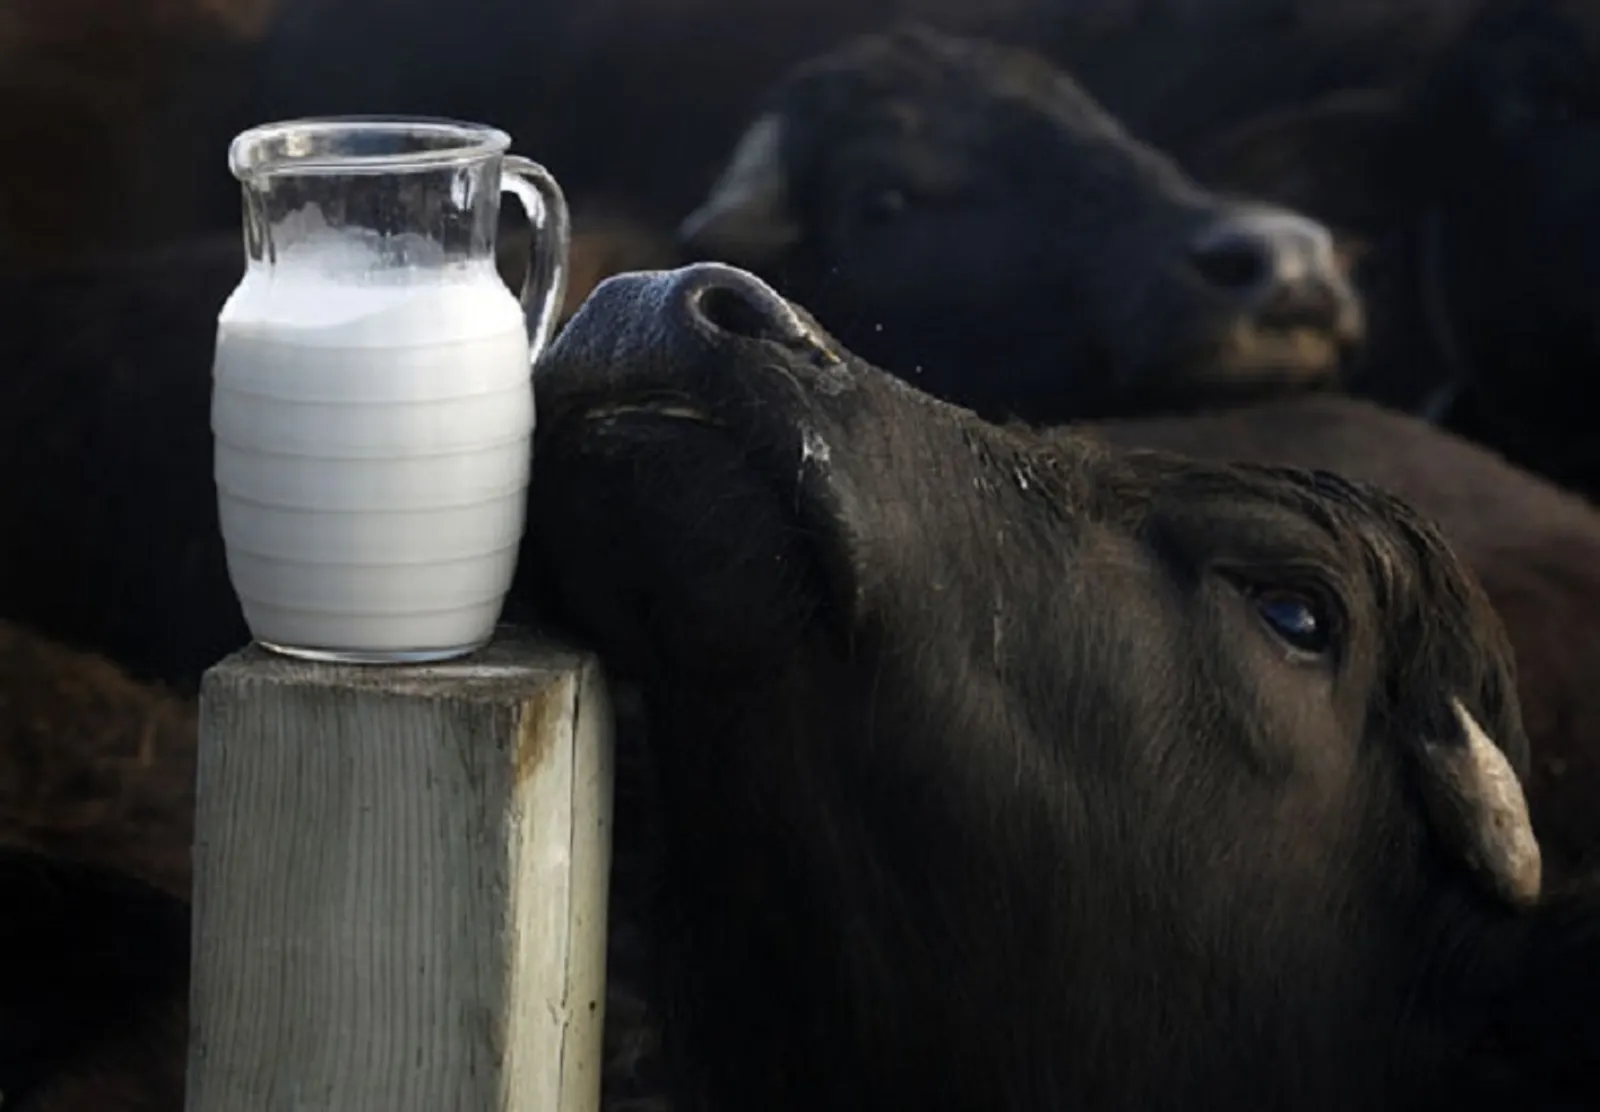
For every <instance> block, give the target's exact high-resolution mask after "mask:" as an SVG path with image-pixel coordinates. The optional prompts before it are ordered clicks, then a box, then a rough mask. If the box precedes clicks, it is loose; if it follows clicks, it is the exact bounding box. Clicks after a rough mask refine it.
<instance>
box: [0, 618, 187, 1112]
mask: <svg viewBox="0 0 1600 1112" xmlns="http://www.w3.org/2000/svg"><path fill="white" fill-rule="evenodd" d="M194 749H195V709H194V706H193V705H192V703H189V702H186V701H184V700H180V699H178V698H176V697H174V696H171V695H167V694H164V693H162V692H160V691H157V690H153V689H149V688H145V687H142V686H140V685H138V684H136V683H134V682H132V681H131V680H129V679H128V677H127V676H126V675H124V674H123V673H122V672H120V671H119V670H118V669H116V668H114V667H112V666H111V665H109V664H107V663H106V662H105V661H103V660H100V659H97V658H94V657H92V656H88V655H85V654H81V653H77V652H73V651H71V650H69V649H66V648H64V647H63V646H60V645H57V644H53V643H51V642H49V641H47V640H45V639H43V638H40V637H37V636H36V635H34V634H31V633H29V632H28V631H26V630H23V629H20V628H18V627H16V626H14V625H11V624H9V623H0V1094H3V1100H4V1106H5V1108H6V1109H7V1110H8V1112H10V1110H12V1109H16V1110H17V1112H176V1110H177V1109H179V1108H181V1106H182V1097H183V1046H184V1034H185V1032H184V1014H185V997H186V992H187V984H188V965H189V910H188V906H189V905H188V894H189V877H190V865H189V861H190V858H189V847H190V842H191V837H192V833H191V832H192V827H193V807H194Z"/></svg>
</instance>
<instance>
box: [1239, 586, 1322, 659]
mask: <svg viewBox="0 0 1600 1112" xmlns="http://www.w3.org/2000/svg"><path fill="white" fill-rule="evenodd" d="M1250 596H1251V597H1250V601H1251V602H1252V603H1253V604H1254V605H1255V608H1256V612H1257V613H1259V614H1260V615H1261V620H1262V621H1264V622H1266V623H1267V627H1268V628H1269V629H1271V630H1272V632H1273V633H1274V634H1276V635H1277V636H1278V638H1279V639H1281V640H1282V641H1284V642H1285V643H1286V644H1287V645H1288V646H1289V647H1290V648H1292V649H1295V650H1297V651H1299V652H1302V653H1307V654H1310V655H1313V656H1321V655H1322V654H1324V653H1326V652H1327V651H1328V650H1329V649H1330V648H1331V647H1332V645H1333V623H1332V622H1331V621H1330V620H1329V618H1328V615H1327V613H1326V611H1325V610H1324V609H1323V607H1322V606H1321V605H1319V604H1318V602H1317V600H1316V599H1314V598H1312V597H1311V596H1310V595H1307V594H1305V593H1303V592H1301V591H1292V590H1286V589H1284V588H1281V587H1262V588H1257V589H1255V590H1253V591H1251V592H1250Z"/></svg>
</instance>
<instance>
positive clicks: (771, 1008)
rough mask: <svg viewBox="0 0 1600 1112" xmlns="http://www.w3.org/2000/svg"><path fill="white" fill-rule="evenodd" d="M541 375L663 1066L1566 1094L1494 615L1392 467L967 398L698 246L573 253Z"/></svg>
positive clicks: (552, 485) (1223, 1093) (1584, 972)
mask: <svg viewBox="0 0 1600 1112" xmlns="http://www.w3.org/2000/svg"><path fill="white" fill-rule="evenodd" d="M538 392H539V398H538V400H539V405H540V412H541V423H540V428H539V431H538V433H537V442H536V447H535V453H536V458H537V459H538V460H539V463H538V466H536V467H535V470H534V479H533V487H532V493H531V502H530V505H531V510H532V514H533V519H534V520H536V521H538V522H540V528H539V529H537V530H535V531H534V532H533V533H532V534H531V537H532V543H531V544H530V545H529V547H528V552H527V565H526V567H525V569H524V571H525V573H526V578H525V580H524V582H525V583H526V584H528V585H529V589H532V590H534V591H535V592H536V594H537V597H538V598H539V599H540V600H541V601H542V603H543V605H544V606H545V607H546V608H547V612H549V613H552V614H554V615H556V616H559V617H560V618H561V619H562V620H563V621H565V622H566V623H568V624H569V625H570V626H571V627H572V628H574V629H576V630H579V631H581V632H583V633H584V634H585V635H586V636H587V637H588V638H590V639H591V640H592V642H593V643H594V644H596V645H597V646H598V647H600V648H601V650H602V651H603V653H604V654H605V655H606V657H607V661H608V664H609V666H610V667H611V669H612V671H613V673H614V674H615V675H618V676H622V677H631V678H632V679H634V680H636V681H638V682H639V683H640V684H641V686H642V690H643V692H644V700H645V704H646V706H647V708H648V717H649V751H650V758H651V775H650V777H649V792H648V795H649V796H650V797H651V800H652V806H651V809H650V810H649V811H648V812H646V813H650V814H652V815H653V816H654V821H658V822H659V824H660V836H659V840H658V843H657V844H658V848H659V851H660V853H661V866H660V867H661V868H662V869H663V870H664V876H665V878H666V880H667V881H668V883H665V884H663V885H662V886H661V887H660V888H659V890H658V891H657V893H656V896H655V900H656V902H655V904H654V905H653V906H651V907H650V921H651V923H652V924H653V928H654V929H653V934H652V937H653V945H654V949H653V951H652V952H653V954H654V955H655V959H656V962H657V968H658V977H657V979H656V980H655V981H654V982H653V985H652V991H653V992H654V993H655V994H656V999H657V1000H658V1001H659V1002H660V1006H661V1007H662V1009H663V1014H664V1015H665V1016H666V1017H668V1020H667V1021H666V1022H665V1023H664V1025H663V1030H664V1040H665V1041H664V1044H663V1045H664V1052H663V1055H664V1058H665V1059H666V1061H667V1063H668V1066H667V1076H668V1077H669V1079H670V1080H669V1082H668V1088H669V1089H670V1093H671V1095H672V1097H674V1098H675V1100H676V1102H677V1106H679V1107H684V1108H702V1109H743V1108H762V1109H771V1110H773V1112H783V1110H785V1109H807V1110H810V1109H817V1108H830V1109H842V1110H848V1109H869V1108H870V1109H877V1108H939V1109H952V1110H953V1109H984V1110H986V1112H993V1110H998V1109H1017V1110H1023V1109H1027V1110H1030V1112H1032V1110H1036V1109H1057V1108H1060V1109H1068V1108H1070V1109H1080V1110H1088V1109H1118V1110H1121V1109H1129V1108H1139V1109H1150V1110H1161V1109H1172V1110H1178V1109H1186V1110H1187V1109H1197V1108H1259V1109H1296V1110H1299V1112H1311V1110H1315V1109H1330V1110H1331V1109H1340V1110H1344V1109H1350V1108H1372V1109H1391V1110H1392V1109H1435V1108H1446V1107H1447V1108H1452V1109H1486V1110H1487V1109H1500V1108H1503V1107H1506V1104H1507V1101H1509V1100H1513V1099H1514V1101H1515V1106H1516V1107H1519V1108H1541V1109H1551V1108H1554V1107H1557V1106H1559V1105H1558V1102H1559V1101H1561V1100H1564V1099H1569V1098H1572V1097H1573V1096H1574V1095H1575V1094H1576V1095H1578V1096H1583V1095H1585V1094H1587V1096H1588V1097H1589V1098H1592V1097H1593V1095H1594V1093H1595V1092H1596V1091H1597V1090H1595V1089H1593V1088H1592V1087H1588V1086H1592V1085H1593V1084H1594V1082H1595V1078H1594V1077H1593V1076H1592V1074H1593V1069H1594V1066H1593V1062H1594V1057H1593V1053H1592V1052H1593V1050H1594V1048H1595V1046H1596V1042H1595V1039H1596V1036H1597V1034H1600V1031H1597V1029H1596V1013H1595V1012H1594V1010H1593V1008H1592V1001H1593V999H1594V992H1595V989H1596V987H1597V984H1596V975H1597V974H1600V919H1597V918H1596V906H1595V904H1594V902H1593V897H1591V896H1577V895H1574V896H1571V897H1569V898H1568V899H1565V900H1557V899H1553V898H1550V897H1544V898H1541V897H1540V896H1539V887H1540V880H1539V869H1540V866H1539V851H1538V847H1537V845H1536V843H1535V841H1534V839H1533V834H1532V831H1531V829H1530V827H1529V824H1528V821H1527V816H1526V812H1525V811H1524V809H1523V805H1522V792H1521V788H1520V786H1519V783H1518V779H1517V775H1516V773H1515V772H1514V771H1513V770H1514V769H1519V768H1522V767H1525V762H1526V759H1527V742H1526V738H1525V736H1524V734H1523V730H1522V726H1521V722H1520V718H1519V712H1518V707H1517V696H1516V692H1515V688H1514V684H1513V677H1512V671H1511V661H1510V652H1509V649H1508V646H1507V644H1506V642H1505V639H1504V636H1503V634H1502V632H1501V630H1500V627H1499V623H1498V621H1497V620H1496V618H1495V616H1494V614H1493V613H1492V611H1491V610H1490V607H1489V604H1488V602H1487V601H1486V600H1485V598H1484V596H1483V594H1482V591H1481V590H1480V589H1479V587H1478V586H1477V584H1476V582H1475V581H1474V580H1473V579H1472V577H1471V576H1470V575H1469V574H1468V573H1467V572H1466V571H1465V569H1464V568H1463V567H1462V565H1461V564H1460V563H1459V562H1458V560H1457V559H1456V558H1455V557H1454V556H1453V555H1452V553H1451V552H1450V551H1449V549H1448V548H1447V547H1446V545H1445V543H1444V541H1443V540H1442V539H1441V537H1440V535H1439V534H1438V533H1437V532H1436V531H1435V529H1434V528H1433V527H1431V526H1430V525H1428V524H1426V523H1425V522H1424V521H1423V520H1422V519H1420V518H1419V517H1418V516H1417V515H1416V514H1414V513H1413V512H1412V511H1410V510H1409V509H1407V508H1406V507H1405V506H1404V505H1402V504H1401V503H1399V502H1398V501H1396V500H1395V499H1394V498H1392V497H1390V496H1387V495H1384V494H1382V493H1379V492H1378V491H1377V490H1375V489H1373V488H1369V487H1364V486H1360V485H1355V484H1352V483H1349V482H1346V481H1344V480H1341V479H1339V478H1336V477H1335V476H1333V475H1330V474H1327V473H1322V472H1308V471H1299V470H1289V469H1279V468H1267V467H1260V466H1249V465H1239V466H1228V465H1218V464H1207V463H1199V462H1194V461H1190V460H1187V459H1185V458H1183V457H1178V456H1173V455H1168V454H1164V453H1155V452H1147V453H1126V452H1114V451H1111V450H1108V449H1106V448H1104V447H1103V446H1101V445H1100V444H1099V443H1098V442H1097V441H1096V440H1094V439H1093V438H1092V437H1085V436H1082V435H1079V434H1074V433H1071V432H1062V433H1055V434H1044V433H1036V432H1029V431H1025V430H1022V429H1020V428H1007V427H1001V426H996V425H992V424H988V423H985V422H982V421H980V420H978V419H976V418H975V417H974V416H973V415H972V414H970V413H968V412H965V411H962V410H958V409H956V408H954V407H949V406H946V405H943V404H940V403H938V402H936V401H934V400H932V399H930V398H928V397H927V396H926V395H923V394H921V393H920V392H918V391H916V390H914V389H912V388H910V387H909V386H907V385H905V384H904V383H902V382H899V381H897V380H895V379H892V378H890V377H889V376H888V375H886V374H883V373H881V372H879V371H877V370H875V369H873V368H872V367H870V366H868V365H866V364H865V363H863V362H862V361H861V360H859V359H857V358H855V357H854V356H853V355H851V354H850V353H849V352H848V351H847V350H845V349H844V348H842V347H841V346H839V345H838V343H837V342H836V341H834V340H833V339H832V338H831V337H830V336H828V335H827V334H826V333H824V332H823V331H822V330H821V329H820V328H819V327H818V326H817V324H816V323H815V321H814V320H813V319H812V318H811V317H810V316H809V315H808V314H805V313H804V312H802V311H797V310H796V309H795V308H793V307H792V306H791V305H789V304H786V303H785V302H784V301H783V300H782V299H780V298H779V297H778V296H777V295H776V294H775V293H773V292H772V290H771V289H770V288H769V287H767V286H765V285H762V284H760V283H759V282H758V281H757V280H756V279H754V278H752V277H751V276H749V275H748V274H745V273H743V272H739V271H736V270H733V269H731V268H726V267H721V266H715V265H703V266H699V267H692V268H687V269H684V270H680V271H676V272H672V273H666V274H653V275H651V274H635V275H628V276H622V277H618V278H613V279H611V280H610V281H608V282H606V283H603V284H602V285H601V286H600V287H599V288H598V289H597V290H596V292H595V294H594V295H593V296H592V297H591V298H590V300H589V301H588V303H587V304H586V305H585V306H584V307H583V308H582V309H580V310H579V312H578V314H577V315H576V316H575V317H574V318H573V320H572V322H571V323H570V324H569V326H568V328H567V329H566V330H565V332H564V333H563V334H562V336H561V337H559V338H558V340H557V341H556V343H555V345H554V346H553V348H552V349H551V351H550V353H549V357H548V359H547V361H546V364H545V367H544V369H543V371H542V373H541V375H540V377H539V379H538ZM619 810H620V811H621V813H622V814H624V815H626V814H632V813H639V812H636V811H634V810H632V809H631V808H621V809H619ZM620 833H621V832H620V830H619V834H620ZM621 1083H622V1082H621V1081H619V1080H616V1079H614V1080H613V1085H620V1084H621Z"/></svg>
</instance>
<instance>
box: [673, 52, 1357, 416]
mask: <svg viewBox="0 0 1600 1112" xmlns="http://www.w3.org/2000/svg"><path fill="white" fill-rule="evenodd" d="M770 128H775V129H776V130H775V132H773V133H772V134H773V137H771V138H763V136H764V135H765V134H767V133H768V131H769V129H770ZM752 166H760V167H765V168H764V169H761V170H753V169H751V168H750V167H752ZM758 179H761V180H760V183H759V184H742V183H752V182H756V181H757V180H758ZM1263 219H1266V220H1271V221H1275V222H1277V223H1278V224H1280V225H1281V224H1282V222H1283V221H1284V220H1286V219H1288V220H1293V221H1297V223H1294V224H1291V225H1290V227H1291V228H1292V229H1293V230H1292V231H1288V230H1285V231H1279V232H1275V233H1272V236H1273V238H1272V239H1271V240H1270V242H1281V243H1282V244H1284V246H1283V247H1282V248H1281V249H1282V250H1285V251H1292V252H1293V258H1294V259H1295V260H1296V262H1295V263H1294V264H1292V265H1293V269H1294V272H1295V274H1296V275H1297V277H1294V278H1287V279H1285V281H1284V282H1283V283H1282V284H1275V285H1273V286H1272V287H1271V289H1270V291H1268V292H1265V293H1260V294H1258V293H1256V292H1254V284H1255V282H1256V281H1257V279H1256V278H1255V277H1254V275H1256V274H1259V273H1260V272H1261V271H1260V268H1262V267H1271V266H1273V265H1274V264H1270V263H1262V261H1261V260H1260V259H1259V258H1258V257H1255V256H1251V257H1249V258H1245V259H1241V258H1239V257H1237V256H1233V255H1230V256H1229V258H1228V259H1227V260H1225V261H1226V262H1227V263H1228V264H1229V265H1228V268H1227V271H1226V272H1220V271H1217V270H1215V269H1214V266H1213V265H1212V262H1211V260H1207V259H1203V258H1201V257H1200V256H1199V254H1198V250H1199V244H1200V243H1201V242H1202V241H1204V240H1207V239H1209V238H1211V237H1212V236H1215V235H1218V234H1229V235H1237V234H1239V233H1238V231H1237V230H1238V229H1240V228H1244V227H1246V226H1249V227H1252V228H1256V229H1259V230H1258V231H1256V232H1255V233H1254V234H1256V235H1258V236H1266V235H1267V234H1268V233H1266V232H1265V230H1264V229H1265V227H1266V225H1264V224H1263V223H1261V221H1262V220H1263ZM683 235H684V237H685V243H686V247H687V249H688V250H689V251H690V252H691V253H692V254H694V255H696V256H698V257H702V258H717V259H723V260H726V261H730V262H735V263H738V264H740V265H743V266H748V267H751V268H752V269H754V270H756V271H758V272H760V273H762V274H763V275H765V276H767V277H768V278H770V279H771V280H772V281H774V282H775V283H776V284H777V285H778V286H779V287H780V288H781V289H783V290H784V292H785V293H786V294H787V295H788V296H790V297H792V298H794V299H795V300H797V301H799V302H801V303H803V304H805V305H806V306H808V307H809V308H811V309H812V310H814V311H815V312H816V313H817V316H818V317H819V318H820V319H821V320H822V321H823V322H824V324H826V325H827V326H828V327H829V328H830V329H832V330H833V331H834V332H836V333H837V334H839V336H840V338H841V340H842V341H843V342H845V343H847V344H849V345H850V346H851V347H852V349H854V350H859V351H861V352H862V354H863V356H864V357H866V358H870V359H872V360H873V361H874V362H875V363H877V364H878V365H880V366H883V367H885V368H886V369H888V370H890V371H893V372H894V373H896V374H899V375H900V376H902V377H904V378H906V379H908V380H909V381H911V382H913V383H915V384H916V385H917V386H919V387H921V388H923V389H925V390H928V391H929V392H931V393H933V394H935V395H937V396H939V397H943V398H947V399H949V400H952V401H955V402H957V403H959V404H963V405H967V406H970V407H972V408H975V409H977V410H978V411H979V412H980V413H983V414H985V415H988V416H1010V415H1015V416H1018V417H1021V418H1023V419H1025V420H1029V421H1057V420H1062V419H1066V418H1069V417H1076V416H1089V415H1094V414H1108V413H1128V412H1137V411H1140V410H1145V409H1151V408H1181V407H1185V406H1188V405H1192V404H1195V403H1197V402H1203V401H1219V400H1237V399H1241V398H1248V397H1253V396H1264V395H1271V394H1275V393H1282V392H1298V391H1303V390H1315V389H1324V388H1329V387H1331V386H1333V385H1335V384H1336V383H1337V379H1338V369H1339V362H1340V359H1341V358H1342V356H1343V355H1344V354H1345V353H1346V352H1347V351H1348V349H1349V347H1350V346H1351V345H1352V344H1354V343H1356V342H1357V341H1358V340H1359V337H1360V335H1361V312H1360V306H1359V303H1358V302H1357V301H1356V299H1355V296H1354V294H1353V292H1352V291H1351V290H1350V288H1349V286H1348V285H1347V283H1346V281H1345V278H1344V277H1343V275H1342V274H1341V273H1340V271H1339V267H1338V264H1337V260H1336V259H1335V257H1334V254H1333V251H1332V249H1331V239H1330V237H1329V235H1328V232H1327V230H1326V229H1324V228H1321V227H1319V226H1316V225H1313V224H1310V223H1309V222H1306V221H1304V220H1303V219H1301V218H1298V217H1290V216H1289V215H1288V214H1285V213H1281V212H1271V213H1270V214H1268V212H1266V211H1265V210H1264V209H1263V208H1262V207H1261V206H1254V205H1247V204H1244V203H1241V202H1235V201H1226V200H1222V199H1219V198H1217V197H1215V196H1212V195H1210V194H1207V193H1205V192H1204V191H1202V190H1201V189H1200V188H1199V187H1198V186H1196V185H1194V184H1193V183H1192V182H1191V181H1189V180H1188V179H1187V178H1185V177H1184V176H1183V174H1182V173H1181V172H1180V171H1179V170H1178V168H1177V167H1176V166H1175V165H1174V164H1173V163H1172V162H1171V161H1169V160H1168V159H1167V158H1165V157H1164V156H1162V155H1161V154H1160V153H1159V152H1157V151H1156V150H1154V149H1153V148H1151V147H1149V146H1147V145H1145V144H1143V143H1141V142H1139V141H1138V140H1136V139H1135V138H1133V137H1132V136H1130V135H1128V134H1127V133H1126V132H1125V131H1123V129H1122V128H1121V127H1120V126H1119V125H1118V124H1117V122H1116V121H1115V120H1113V119H1112V118H1111V117H1110V116H1109V115H1108V114H1107V113H1106V112H1105V111H1104V110H1103V109H1102V108H1101V107H1100V106H1099V105H1098V104H1096V103H1095V102H1094V100H1093V99H1092V98H1091V97H1090V96H1089V95H1088V94H1087V93H1085V92H1084V90H1083V89H1082V88H1080V87H1079V86H1078V85H1077V84H1075V83H1074V82H1073V81H1072V80H1071V79H1070V78H1069V77H1068V76H1067V75H1066V74H1064V73H1062V72H1060V71H1058V70H1056V69H1054V68H1053V67H1051V66H1050V65H1049V64H1048V63H1047V62H1046V61H1045V60H1044V59H1043V58H1041V57H1039V56H1038V55H1035V54H1032V53H1030V52H1027V51H1021V50H1017V49H1013V48H1004V47H1000V46H996V45H993V44H990V43H986V42H983V41H979V40H976V39H963V38H957V37H954V36H947V35H941V34H938V33H936V32H934V31H932V30H929V29H927V28H923V27H907V28H902V29H899V30H897V31H895V32H893V33H891V34H886V35H874V36H867V37H865V38H863V39H860V40H856V41H853V42H851V43H850V44H848V45H846V46H845V47H842V48H840V49H839V50H838V51H835V52H833V53H831V54H828V55H825V56H823V57H820V58H817V59H813V60H812V61H810V62H808V63H807V64H806V65H804V66H802V67H800V68H799V69H797V70H796V71H795V72H794V73H792V74H790V75H789V76H788V77H787V78H785V79H784V80H783V81H781V82H779V84H778V85H777V87H776V88H775V90H774V91H773V92H772V93H771V95H770V96H769V97H768V99H767V101H766V104H765V106H764V108H763V109H762V112H761V114H760V116H759V117H758V120H757V122H756V123H755V124H754V125H753V126H752V129H751V131H750V132H749V133H748V135H747V138H746V139H745V140H744V141H743V142H742V143H741V144H740V146H739V148H738V149H737V150H736V151H735V153H734V155H733V156H732V158H731V159H730V173H729V175H728V177H726V178H724V179H723V180H721V181H719V182H718V183H717V185H716V186H714V187H713V189H712V191H711V195H710V198H709V199H708V200H707V202H706V203H705V204H704V205H703V206H702V207H701V208H700V209H698V210H697V211H696V212H695V213H694V214H693V215H692V216H690V218H689V219H688V221H687V222H686V223H685V225H684V228H683ZM1236 267H1244V268H1247V269H1248V270H1249V273H1245V274H1241V273H1235V268H1236Z"/></svg>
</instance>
